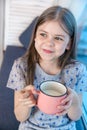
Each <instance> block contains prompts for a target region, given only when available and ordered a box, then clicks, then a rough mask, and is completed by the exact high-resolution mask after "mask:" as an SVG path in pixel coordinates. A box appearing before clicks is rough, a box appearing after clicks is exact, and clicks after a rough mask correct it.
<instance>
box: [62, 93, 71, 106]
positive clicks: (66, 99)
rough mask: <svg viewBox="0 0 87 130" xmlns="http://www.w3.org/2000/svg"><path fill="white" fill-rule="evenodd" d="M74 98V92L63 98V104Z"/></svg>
mask: <svg viewBox="0 0 87 130" xmlns="http://www.w3.org/2000/svg"><path fill="white" fill-rule="evenodd" d="M72 98H73V94H69V95H68V96H67V97H66V98H65V99H63V100H62V101H61V103H62V104H66V103H67V102H69V101H70V100H72Z"/></svg>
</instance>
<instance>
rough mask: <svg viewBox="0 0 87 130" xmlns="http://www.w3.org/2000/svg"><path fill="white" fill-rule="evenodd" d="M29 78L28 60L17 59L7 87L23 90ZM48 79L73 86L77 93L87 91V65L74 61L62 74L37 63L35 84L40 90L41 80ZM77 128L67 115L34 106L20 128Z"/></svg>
mask: <svg viewBox="0 0 87 130" xmlns="http://www.w3.org/2000/svg"><path fill="white" fill-rule="evenodd" d="M26 79H27V62H26V60H25V59H23V58H18V59H17V60H15V62H14V64H13V67H12V70H11V72H10V76H9V79H8V83H7V87H9V88H12V89H14V90H21V89H22V88H24V87H25V86H26ZM46 80H55V81H58V82H61V83H63V84H64V85H65V86H67V87H70V88H72V89H73V90H75V91H76V92H77V93H82V92H83V91H87V71H86V67H85V65H83V64H82V63H79V62H77V61H74V62H73V63H72V64H69V65H66V66H65V67H64V69H63V71H62V73H61V74H56V75H49V74H47V73H45V72H44V70H43V69H42V68H41V67H40V66H39V64H38V63H37V64H36V70H35V77H34V86H35V89H37V90H39V86H40V84H41V82H43V81H46ZM44 129H46V130H76V128H75V122H74V121H72V120H71V119H69V117H68V116H67V114H66V115H63V116H57V115H48V114H45V113H43V112H42V111H40V110H39V109H38V107H36V106H35V107H32V110H31V115H30V117H29V118H28V119H27V120H26V121H25V122H22V123H20V125H19V130H44Z"/></svg>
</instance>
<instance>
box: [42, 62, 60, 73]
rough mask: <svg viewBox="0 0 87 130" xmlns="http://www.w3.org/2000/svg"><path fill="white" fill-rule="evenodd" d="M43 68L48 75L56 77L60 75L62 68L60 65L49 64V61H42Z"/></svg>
mask: <svg viewBox="0 0 87 130" xmlns="http://www.w3.org/2000/svg"><path fill="white" fill-rule="evenodd" d="M40 66H41V68H42V69H43V70H44V71H45V72H46V73H48V74H51V75H55V74H58V73H60V71H61V68H60V67H59V66H58V63H55V62H49V61H40Z"/></svg>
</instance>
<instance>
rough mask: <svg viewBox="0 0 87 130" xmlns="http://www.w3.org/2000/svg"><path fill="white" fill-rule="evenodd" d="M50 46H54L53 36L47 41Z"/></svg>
mask: <svg viewBox="0 0 87 130" xmlns="http://www.w3.org/2000/svg"><path fill="white" fill-rule="evenodd" d="M46 43H47V44H48V45H49V46H54V41H53V38H52V37H49V38H48V39H47V42H46Z"/></svg>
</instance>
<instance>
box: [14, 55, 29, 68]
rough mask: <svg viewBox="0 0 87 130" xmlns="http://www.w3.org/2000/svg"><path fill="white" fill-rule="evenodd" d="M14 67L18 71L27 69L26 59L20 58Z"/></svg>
mask: <svg viewBox="0 0 87 130" xmlns="http://www.w3.org/2000/svg"><path fill="white" fill-rule="evenodd" d="M13 66H14V67H16V68H17V69H18V68H19V69H27V59H26V58H24V57H19V58H18V59H16V60H15V61H14V64H13Z"/></svg>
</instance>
